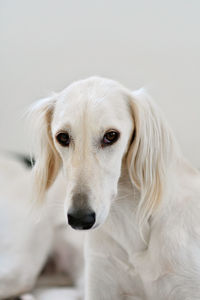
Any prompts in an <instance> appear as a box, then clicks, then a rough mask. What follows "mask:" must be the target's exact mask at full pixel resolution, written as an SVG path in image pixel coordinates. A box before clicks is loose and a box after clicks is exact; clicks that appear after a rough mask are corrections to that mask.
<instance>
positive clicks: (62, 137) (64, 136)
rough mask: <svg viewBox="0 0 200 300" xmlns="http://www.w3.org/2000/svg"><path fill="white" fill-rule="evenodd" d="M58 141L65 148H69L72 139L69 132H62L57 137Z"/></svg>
mask: <svg viewBox="0 0 200 300" xmlns="http://www.w3.org/2000/svg"><path fill="white" fill-rule="evenodd" d="M56 140H57V141H58V143H59V144H60V145H61V146H63V147H68V146H69V143H70V137H69V134H68V133H67V132H60V133H58V134H57V136H56Z"/></svg>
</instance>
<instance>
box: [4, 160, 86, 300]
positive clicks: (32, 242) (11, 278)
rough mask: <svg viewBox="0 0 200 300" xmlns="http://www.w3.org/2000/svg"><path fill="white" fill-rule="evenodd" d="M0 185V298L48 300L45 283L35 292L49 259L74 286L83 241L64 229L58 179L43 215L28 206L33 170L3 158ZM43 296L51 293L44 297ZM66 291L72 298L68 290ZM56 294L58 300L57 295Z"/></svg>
mask: <svg viewBox="0 0 200 300" xmlns="http://www.w3.org/2000/svg"><path fill="white" fill-rule="evenodd" d="M0 186H1V188H0V299H6V298H9V297H15V296H16V297H17V296H21V295H23V294H24V293H30V292H31V293H33V294H34V295H36V299H44V300H45V299H50V291H49V290H48V281H47V280H46V281H45V284H46V285H45V284H43V286H40V288H38V289H37V290H34V291H33V288H34V287H35V285H36V282H37V281H38V277H39V275H40V272H41V271H42V269H43V268H44V266H45V264H46V262H47V260H48V258H49V256H53V257H54V258H55V263H56V270H55V272H56V271H57V272H64V273H65V274H66V273H67V274H68V277H70V280H73V282H74V283H77V284H78V283H79V280H80V277H81V272H82V268H83V262H82V240H83V239H82V237H81V235H80V234H78V232H77V234H78V235H74V232H73V234H72V233H71V232H70V231H72V230H69V229H70V228H68V230H66V224H65V223H64V222H63V220H64V219H63V217H62V216H63V213H62V210H61V207H62V206H63V198H64V195H65V185H63V181H62V176H59V177H58V178H57V180H56V182H55V183H54V185H53V186H52V188H51V189H50V190H49V192H48V195H47V197H46V203H45V206H44V209H43V211H42V212H41V209H35V208H34V207H33V203H32V202H31V199H32V175H31V171H30V170H29V169H26V168H24V166H23V164H21V163H19V162H18V161H17V160H16V159H13V158H10V157H6V156H5V155H4V156H3V155H2V156H1V158H0ZM51 281H52V280H51ZM42 288H43V289H42ZM45 291H46V292H48V291H49V293H48V296H45ZM69 292H70V293H71V294H72V290H70V291H69ZM78 292H79V293H80V291H78V290H77V294H78ZM67 293H68V289H66V291H65V294H66V295H67ZM54 294H55V293H54ZM71 294H69V295H71ZM74 294H75V292H74ZM56 295H57V296H58V297H59V295H60V294H59V290H58V291H57V294H56ZM61 295H62V292H61ZM70 297H71V298H70V299H78V296H77V297H76V298H73V297H72V296H70ZM22 299H26V297H25V298H23V297H22ZM27 299H32V298H30V297H29V298H27Z"/></svg>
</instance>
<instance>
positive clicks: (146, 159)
mask: <svg viewBox="0 0 200 300" xmlns="http://www.w3.org/2000/svg"><path fill="white" fill-rule="evenodd" d="M130 107H131V111H132V116H133V120H134V125H135V128H134V134H133V139H132V143H131V145H130V148H129V151H128V155H127V163H128V169H129V175H130V178H131V181H132V183H133V184H135V185H136V187H137V188H138V189H139V190H140V193H141V199H140V202H139V207H138V221H139V224H140V225H142V224H144V223H146V222H147V221H148V219H149V217H150V216H151V215H152V214H153V212H154V211H155V209H156V208H157V207H158V205H159V203H160V201H161V198H162V195H163V190H164V187H165V182H166V173H167V169H168V167H169V165H170V163H171V162H170V159H171V154H172V145H173V144H174V141H173V136H172V133H171V130H170V129H169V127H168V125H167V124H166V123H165V120H164V118H163V117H162V116H161V113H160V112H159V111H158V109H157V107H156V106H155V105H154V103H153V102H152V100H151V99H150V97H149V96H148V95H147V94H146V93H145V91H144V90H139V91H136V92H133V93H132V94H131V100H130Z"/></svg>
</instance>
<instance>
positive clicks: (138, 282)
mask: <svg viewBox="0 0 200 300" xmlns="http://www.w3.org/2000/svg"><path fill="white" fill-rule="evenodd" d="M31 113H32V118H33V120H34V123H35V124H36V125H37V126H38V128H36V135H37V145H38V148H37V149H38V151H37V157H36V165H35V167H34V174H33V175H34V178H35V195H36V197H37V199H40V200H41V199H43V198H44V195H45V192H46V190H47V189H48V188H49V187H50V186H51V184H52V183H53V182H54V180H55V178H56V177H57V174H58V173H59V170H60V167H61V166H62V169H63V173H64V176H65V178H66V181H65V184H66V200H65V206H64V213H65V216H66V220H67V222H68V223H69V224H70V225H71V226H72V227H73V228H75V229H94V230H91V231H90V232H88V234H87V242H86V262H87V264H86V296H85V299H86V300H93V299H95V300H104V299H105V300H108V299H109V300H116V299H127V300H128V299H135V300H136V299H137V300H138V299H147V300H155V299H159V300H161V299H162V300H165V299H175V300H183V299H200V287H199V283H198V282H199V278H200V236H199V233H200V218H199V215H200V201H199V200H200V175H199V172H198V171H197V170H195V169H193V168H192V167H191V166H190V165H189V164H188V163H187V162H186V161H185V159H184V158H183V157H182V155H181V153H180V151H179V148H178V146H177V143H176V140H175V138H174V136H173V134H172V132H171V130H170V128H169V127H168V125H167V123H166V122H165V120H164V118H163V116H162V115H161V113H160V112H159V111H158V109H157V108H156V107H155V105H154V104H153V103H152V100H151V99H150V98H149V96H148V95H146V94H145V93H144V91H138V92H134V93H132V92H130V91H129V90H127V89H125V88H124V87H122V86H121V85H119V84H118V83H116V82H114V81H112V80H107V79H102V78H96V77H94V78H90V79H88V80H83V81H80V82H77V83H74V84H72V85H71V86H69V87H68V88H67V89H66V90H64V91H63V92H61V93H60V94H58V95H53V96H52V97H50V98H47V99H44V100H41V101H39V102H38V103H37V104H36V105H35V106H33V107H32V108H31Z"/></svg>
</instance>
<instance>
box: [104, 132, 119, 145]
mask: <svg viewBox="0 0 200 300" xmlns="http://www.w3.org/2000/svg"><path fill="white" fill-rule="evenodd" d="M118 138H119V132H118V131H114V130H111V131H108V132H106V133H105V134H104V136H103V140H102V146H104V147H105V146H109V145H112V144H114V143H115V142H116V141H117V140H118Z"/></svg>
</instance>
